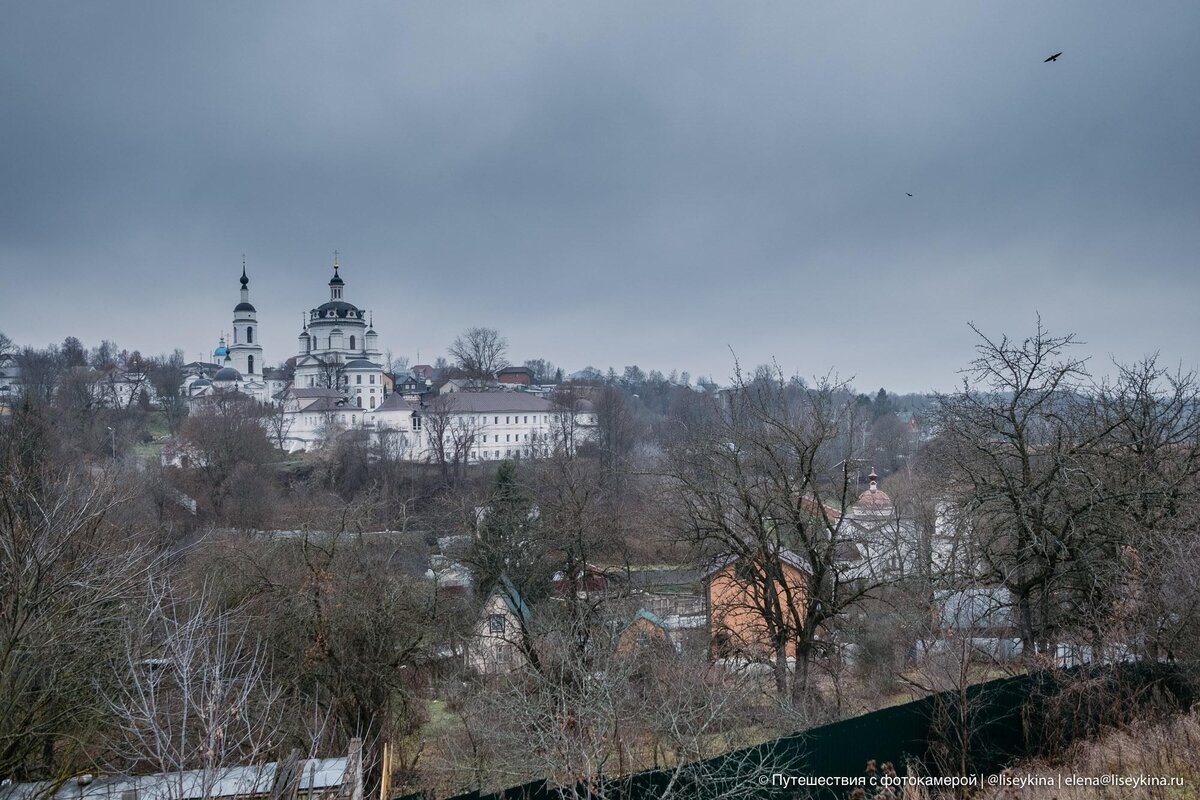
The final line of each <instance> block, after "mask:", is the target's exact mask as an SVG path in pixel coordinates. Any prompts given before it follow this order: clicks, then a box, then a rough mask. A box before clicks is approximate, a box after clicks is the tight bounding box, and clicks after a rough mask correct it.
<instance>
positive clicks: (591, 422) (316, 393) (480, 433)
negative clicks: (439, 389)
mask: <svg viewBox="0 0 1200 800" xmlns="http://www.w3.org/2000/svg"><path fill="white" fill-rule="evenodd" d="M340 269H341V267H340V266H339V264H338V261H337V257H336V255H335V257H334V262H333V277H332V278H330V280H329V299H328V300H327V301H325V302H324V303H322V304H320V305H319V306H317V307H315V308H313V309H310V310H309V311H308V312H306V313H305V314H304V315H303V327H302V329H301V331H300V334H299V336H298V337H297V353H296V357H295V371H294V374H293V376H292V379H291V381H290V382H288V381H285V380H284V378H283V374H282V372H281V371H280V370H273V369H268V368H266V367H265V366H264V364H265V357H264V354H263V348H262V344H261V338H260V335H259V330H258V319H257V311H256V309H255V307H254V306H253V305H252V304H251V303H250V279H249V278H248V277H247V275H246V266H245V263H244V262H243V264H242V277H241V297H240V301H239V302H238V304H237V305H236V306H234V309H233V333H232V337H231V340H230V341H227V340H226V339H224V338H222V340H221V343H220V345H219V346H218V347H217V348H216V350H214V351H213V362H214V363H197V364H195V365H191V366H194V367H195V368H196V374H194V375H191V376H189V377H188V379H187V381H186V382H185V387H184V392H185V393H186V395H187V396H188V397H189V398H195V399H196V400H198V401H201V402H202V401H203V399H204V398H206V397H209V396H211V395H212V394H213V393H216V392H224V391H236V392H240V393H242V394H245V395H248V396H250V397H252V398H254V399H255V400H257V401H258V402H260V403H263V404H271V405H277V407H278V406H281V411H282V413H283V415H284V423H283V427H284V428H285V429H286V435H285V437H284V439H285V442H286V447H287V449H288V450H289V451H290V452H297V451H300V450H312V449H314V448H318V447H322V446H324V445H325V444H328V443H329V442H330V441H332V440H334V439H336V438H337V437H338V436H341V435H345V434H346V433H348V432H350V431H355V430H360V431H365V432H367V433H368V435H370V436H371V437H372V439H373V441H375V442H377V443H381V444H382V443H386V444H387V446H388V447H391V448H394V455H395V456H396V457H399V458H404V459H409V460H414V461H427V460H429V461H432V460H438V461H442V460H444V461H453V462H458V463H461V462H464V461H470V462H475V461H485V460H497V459H505V458H530V457H536V456H537V455H538V454H540V453H543V452H546V451H548V450H549V449H552V447H554V446H556V445H562V446H566V447H569V448H572V449H573V448H574V447H575V446H576V445H578V444H580V443H582V442H583V441H585V440H587V439H589V438H590V437H591V436H592V435H593V431H594V429H595V425H596V414H595V410H594V409H593V407H592V405H591V403H589V402H588V401H586V400H578V401H575V402H574V403H572V404H571V405H570V406H569V407H563V406H562V405H559V404H556V403H553V402H551V401H550V400H547V399H545V398H544V397H541V396H538V395H537V394H533V393H530V392H525V391H516V390H513V389H508V390H499V389H497V390H495V391H482V392H452V393H444V394H441V395H437V396H433V397H429V396H427V395H418V394H402V393H397V392H393V391H392V387H393V385H394V382H393V378H392V376H390V375H388V374H387V372H386V370H385V369H384V367H383V365H382V363H381V356H382V352H381V350H380V347H379V334H378V333H377V332H376V331H375V328H374V325H373V320H372V319H371V314H370V313H369V312H367V311H364V310H362V309H360V308H358V307H357V306H356V305H354V304H353V303H351V302H349V301H348V300H347V299H346V281H345V280H344V279H343V278H342V277H341V274H340ZM522 388H523V387H522Z"/></svg>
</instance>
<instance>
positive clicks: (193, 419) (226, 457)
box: [179, 392, 271, 513]
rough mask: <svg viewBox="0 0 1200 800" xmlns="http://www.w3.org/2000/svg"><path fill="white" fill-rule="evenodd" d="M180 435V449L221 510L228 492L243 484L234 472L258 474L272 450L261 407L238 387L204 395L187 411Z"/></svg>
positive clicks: (212, 503)
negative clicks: (190, 410)
mask: <svg viewBox="0 0 1200 800" xmlns="http://www.w3.org/2000/svg"><path fill="white" fill-rule="evenodd" d="M179 438H180V440H181V445H180V448H181V452H183V453H185V454H186V455H187V457H188V459H189V463H190V467H191V471H192V473H193V474H195V475H197V476H198V477H199V480H200V484H201V487H200V488H201V489H202V491H203V492H204V494H205V495H206V496H207V498H208V500H209V502H210V503H211V505H212V507H213V509H214V510H215V511H217V512H218V513H219V512H220V511H221V510H222V506H223V505H224V503H225V500H226V498H227V497H229V496H231V494H233V493H235V492H236V491H238V490H239V488H241V487H239V484H238V482H237V481H235V480H234V478H235V476H237V475H241V476H242V477H245V478H249V477H252V476H254V474H255V470H257V469H258V468H259V467H261V466H262V465H263V464H264V463H266V461H267V459H268V458H269V457H270V455H271V443H270V442H269V441H268V439H267V433H266V431H265V430H264V428H263V420H262V408H261V407H260V406H259V405H258V404H257V403H256V402H254V400H253V399H252V398H249V397H247V396H246V395H242V394H239V393H236V392H215V393H214V394H213V395H212V396H210V397H207V398H205V399H204V401H203V402H202V403H200V404H199V405H197V407H196V408H195V410H194V412H193V413H192V415H191V416H190V417H188V420H187V422H186V423H185V424H184V426H183V429H182V430H181V431H180V436H179ZM247 468H248V470H249V471H247Z"/></svg>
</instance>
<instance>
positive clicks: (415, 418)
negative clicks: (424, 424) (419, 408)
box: [412, 414, 421, 431]
mask: <svg viewBox="0 0 1200 800" xmlns="http://www.w3.org/2000/svg"><path fill="white" fill-rule="evenodd" d="M412 429H413V430H414V431H419V430H421V416H420V414H413V415H412Z"/></svg>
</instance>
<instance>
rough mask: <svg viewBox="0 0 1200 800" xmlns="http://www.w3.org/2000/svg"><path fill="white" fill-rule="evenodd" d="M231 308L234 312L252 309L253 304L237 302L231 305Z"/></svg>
mask: <svg viewBox="0 0 1200 800" xmlns="http://www.w3.org/2000/svg"><path fill="white" fill-rule="evenodd" d="M233 310H234V311H235V312H236V311H254V306H252V305H250V304H249V303H238V304H237V305H236V306H234V307H233Z"/></svg>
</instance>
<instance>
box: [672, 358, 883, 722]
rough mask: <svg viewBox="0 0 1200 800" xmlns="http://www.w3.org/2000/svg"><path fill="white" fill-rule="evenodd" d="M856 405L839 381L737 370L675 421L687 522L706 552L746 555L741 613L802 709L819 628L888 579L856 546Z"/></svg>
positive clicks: (675, 476)
mask: <svg viewBox="0 0 1200 800" xmlns="http://www.w3.org/2000/svg"><path fill="white" fill-rule="evenodd" d="M855 411H856V405H855V403H854V402H853V396H852V395H851V394H850V393H849V392H848V391H846V389H845V387H844V386H843V385H842V384H840V383H838V382H836V381H831V380H820V381H818V382H817V383H816V384H815V385H813V386H809V385H807V384H805V383H803V382H801V381H798V380H792V381H788V380H785V379H784V378H783V377H782V376H781V375H779V374H778V373H776V374H774V375H771V374H769V373H764V374H758V375H756V376H755V378H753V379H749V380H747V379H745V378H743V377H742V375H741V374H740V372H739V373H738V375H737V376H736V380H735V384H734V387H733V389H732V390H731V391H730V392H728V394H727V396H726V397H725V398H723V400H722V399H717V398H714V399H713V401H712V403H711V405H710V408H709V413H708V416H707V419H697V420H694V421H693V422H692V423H691V424H690V425H688V426H687V427H685V428H683V429H682V430H680V431H679V432H678V435H677V436H676V437H675V440H674V441H673V442H672V444H671V446H670V451H669V454H668V460H667V463H666V467H665V469H666V477H667V479H668V481H669V487H670V488H669V491H670V493H671V496H672V498H673V501H674V503H675V504H676V505H677V512H676V524H677V526H678V533H679V534H680V535H681V536H683V537H684V538H685V539H687V540H689V541H691V542H693V543H694V544H695V545H696V546H697V547H698V548H699V552H700V553H701V554H702V555H703V556H705V557H706V558H709V559H713V558H720V559H723V560H724V561H725V563H728V564H738V565H741V566H740V567H739V574H738V575H737V577H736V578H731V579H732V580H736V581H737V582H739V583H740V585H741V587H742V591H741V592H739V596H740V597H742V598H744V600H743V602H744V603H745V604H746V608H745V609H743V610H742V611H741V612H739V613H742V615H743V616H744V617H745V618H746V619H752V620H754V621H755V622H754V624H753V625H752V626H751V627H753V628H756V629H757V630H758V633H757V634H756V639H757V640H759V641H761V642H762V644H763V646H765V648H766V649H767V650H768V652H769V653H770V655H771V659H772V663H773V667H774V674H775V684H776V690H777V692H778V694H779V695H780V696H781V697H783V698H785V699H786V700H788V702H790V703H791V704H792V705H793V707H795V708H797V709H803V708H805V707H806V704H807V703H808V702H809V701H810V700H811V698H810V697H809V692H808V690H809V669H810V666H811V664H812V661H813V659H814V658H815V657H816V656H817V655H818V654H819V653H820V651H821V650H822V649H823V648H825V647H826V645H827V643H826V642H825V641H823V640H822V639H821V638H820V637H819V636H818V631H819V630H820V629H821V628H823V627H826V626H827V625H828V624H830V623H831V622H832V621H833V620H836V619H837V618H838V617H840V616H842V615H843V614H845V613H846V612H847V611H848V610H849V609H850V608H852V607H854V606H855V605H856V604H858V603H860V602H862V601H863V600H865V599H866V598H868V597H870V596H871V594H872V593H873V592H874V591H875V590H877V589H878V588H879V586H880V585H881V584H880V581H879V579H877V578H875V577H873V576H871V575H864V574H862V571H861V570H859V569H858V568H857V567H856V565H855V564H853V563H850V562H851V561H852V559H849V558H848V553H847V550H848V547H850V546H852V544H853V542H852V540H851V536H850V533H851V532H850V530H849V526H847V525H845V524H844V520H845V516H846V510H847V508H848V507H849V506H850V504H851V503H853V502H854V499H855V487H854V474H855V469H854V463H855V462H854V457H855V455H856V452H855V448H854V437H853V435H852V434H853V432H854V431H856V430H857V417H856V416H855ZM797 572H800V573H803V578H802V579H801V578H799V577H797ZM789 657H792V658H794V659H795V672H794V675H792V674H790V670H789V667H788V659H789Z"/></svg>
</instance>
